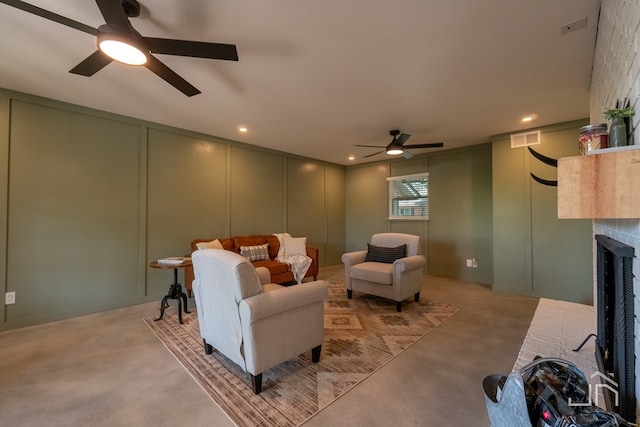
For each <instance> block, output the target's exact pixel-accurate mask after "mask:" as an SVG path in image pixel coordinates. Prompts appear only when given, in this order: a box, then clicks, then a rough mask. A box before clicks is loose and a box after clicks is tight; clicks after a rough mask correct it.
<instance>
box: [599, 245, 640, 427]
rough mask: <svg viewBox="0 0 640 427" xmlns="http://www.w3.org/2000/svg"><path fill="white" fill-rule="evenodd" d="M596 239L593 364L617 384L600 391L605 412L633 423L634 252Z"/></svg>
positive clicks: (624, 246) (634, 418)
mask: <svg viewBox="0 0 640 427" xmlns="http://www.w3.org/2000/svg"><path fill="white" fill-rule="evenodd" d="M595 239H596V250H597V254H596V263H597V264H596V269H597V272H596V285H597V288H596V297H597V332H598V334H597V338H596V360H597V362H598V370H599V371H600V372H601V373H602V374H606V375H607V376H608V377H610V378H611V379H612V380H613V381H615V384H616V386H615V387H611V388H608V387H603V388H602V389H603V396H604V398H605V403H606V405H607V407H606V409H607V410H610V411H615V412H617V413H618V414H620V415H621V416H622V417H623V418H625V419H626V420H627V421H630V422H635V421H636V416H635V413H636V398H635V351H634V350H635V345H634V321H635V320H634V317H635V315H634V295H633V254H634V249H633V247H631V246H628V245H625V244H624V243H621V242H619V241H617V240H614V239H612V238H610V237H608V236H605V235H601V234H598V235H596V236H595ZM608 385H609V386H610V385H611V384H608ZM616 400H617V404H616Z"/></svg>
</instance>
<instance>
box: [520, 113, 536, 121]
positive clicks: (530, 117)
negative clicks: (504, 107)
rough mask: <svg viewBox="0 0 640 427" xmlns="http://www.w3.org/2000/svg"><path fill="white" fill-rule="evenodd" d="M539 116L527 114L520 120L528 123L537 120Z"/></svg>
mask: <svg viewBox="0 0 640 427" xmlns="http://www.w3.org/2000/svg"><path fill="white" fill-rule="evenodd" d="M537 118H538V115H537V114H529V115H527V116H524V117H523V118H522V119H520V121H521V122H523V123H528V122H530V121H533V120H535V119H537Z"/></svg>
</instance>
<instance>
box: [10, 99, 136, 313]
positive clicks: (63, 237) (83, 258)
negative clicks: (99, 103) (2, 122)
mask: <svg viewBox="0 0 640 427" xmlns="http://www.w3.org/2000/svg"><path fill="white" fill-rule="evenodd" d="M10 127H11V141H10V150H9V163H10V168H9V171H10V177H9V197H8V217H9V221H8V238H7V272H6V273H7V289H8V290H12V291H15V292H16V304H14V305H11V306H8V307H7V312H6V316H5V317H6V321H7V322H9V323H11V324H18V325H19V324H24V323H31V322H38V321H39V319H49V318H51V316H52V315H53V314H55V315H56V316H58V315H59V316H68V315H74V314H76V313H79V312H85V311H87V310H89V311H90V310H92V309H102V308H103V307H105V306H110V305H111V304H115V303H116V302H118V301H134V300H135V299H136V298H137V297H138V278H139V275H138V270H139V269H138V266H139V263H140V262H141V260H140V259H139V257H138V256H139V241H138V236H139V226H140V219H139V215H140V212H139V203H138V197H139V188H140V179H139V174H138V170H139V165H140V157H139V156H140V145H139V136H140V132H139V128H138V127H137V126H135V125H131V124H127V123H121V122H117V121H114V120H109V119H104V118H98V117H93V116H89V115H79V114H76V113H71V112H68V111H65V110H61V109H55V108H51V107H46V106H41V105H38V104H32V103H28V102H23V101H16V100H14V101H12V106H11V123H10Z"/></svg>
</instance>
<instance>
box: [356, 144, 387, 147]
mask: <svg viewBox="0 0 640 427" xmlns="http://www.w3.org/2000/svg"><path fill="white" fill-rule="evenodd" d="M355 146H356V147H373V148H386V147H385V146H384V145H361V144H356V145H355Z"/></svg>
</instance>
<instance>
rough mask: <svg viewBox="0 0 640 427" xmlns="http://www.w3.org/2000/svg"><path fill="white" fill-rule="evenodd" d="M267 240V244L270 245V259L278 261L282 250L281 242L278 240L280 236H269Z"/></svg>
mask: <svg viewBox="0 0 640 427" xmlns="http://www.w3.org/2000/svg"><path fill="white" fill-rule="evenodd" d="M265 238H266V239H267V244H268V245H269V259H277V258H278V251H279V250H280V240H278V236H274V235H273V234H268V235H266V236H265Z"/></svg>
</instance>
